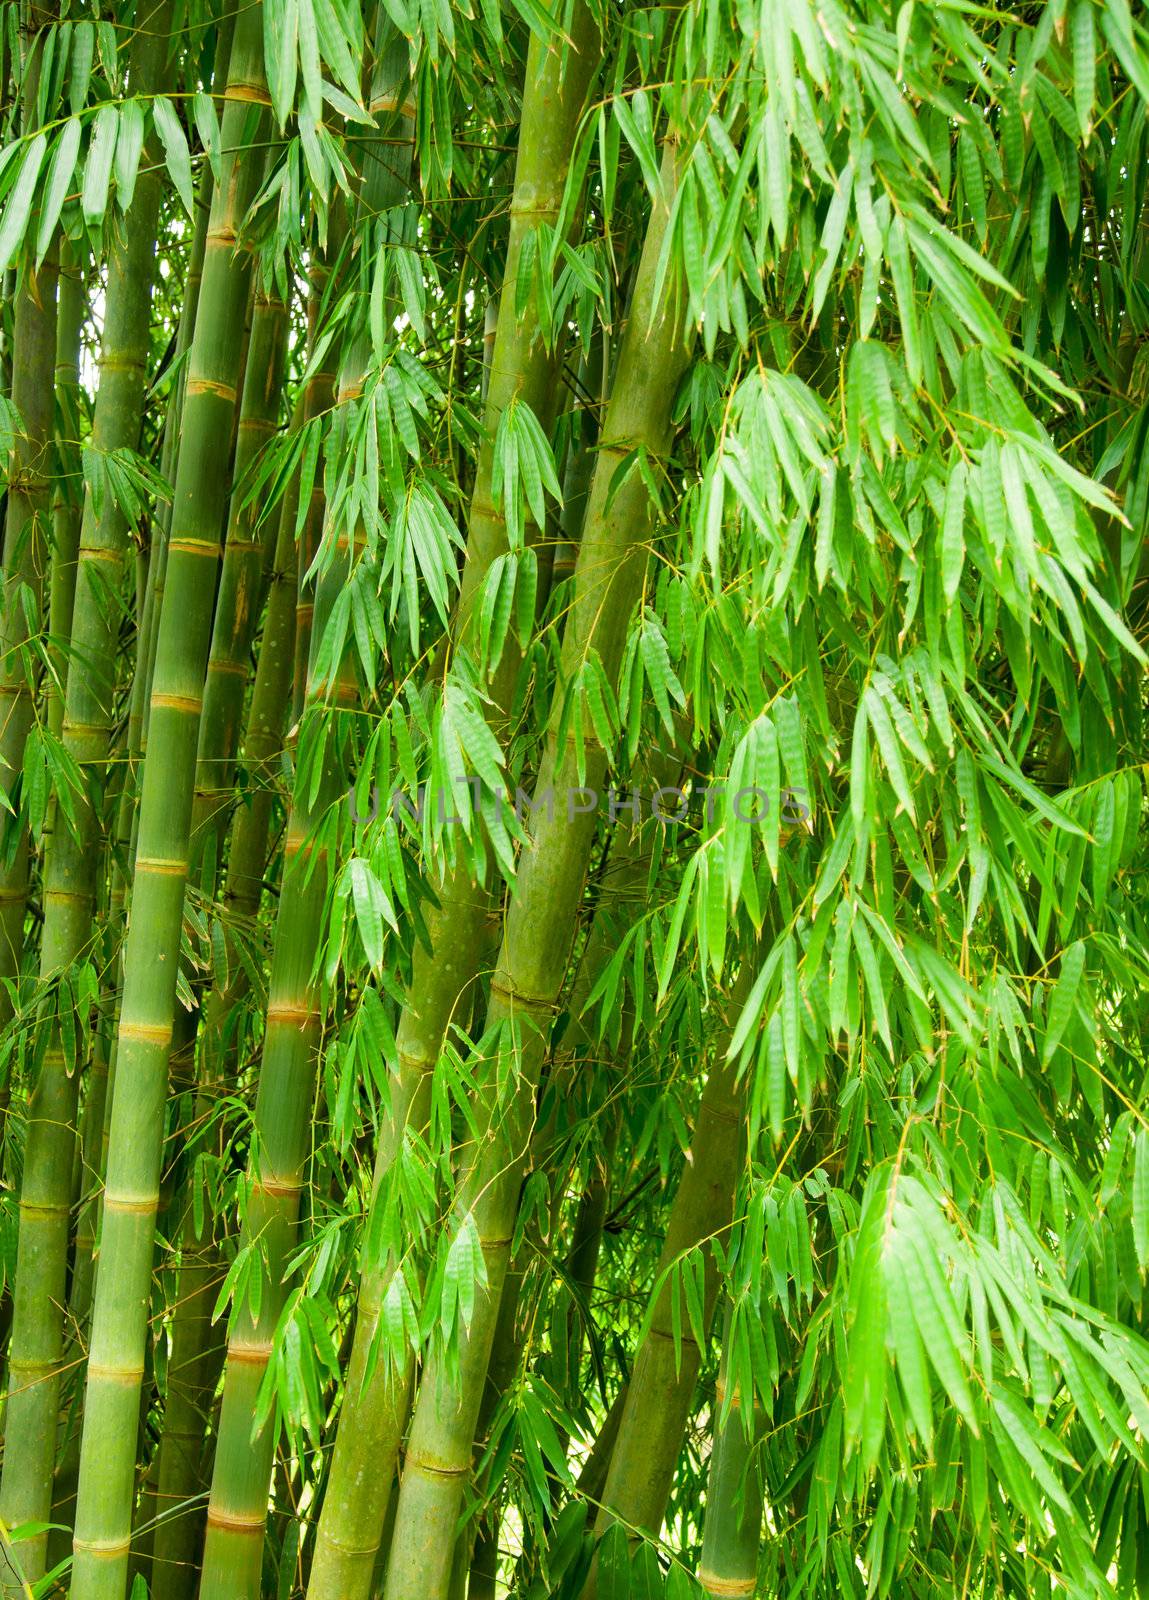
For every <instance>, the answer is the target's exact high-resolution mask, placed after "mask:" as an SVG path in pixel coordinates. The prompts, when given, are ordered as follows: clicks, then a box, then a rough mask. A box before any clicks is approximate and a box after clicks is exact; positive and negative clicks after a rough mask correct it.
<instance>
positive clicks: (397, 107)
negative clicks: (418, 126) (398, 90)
mask: <svg viewBox="0 0 1149 1600" xmlns="http://www.w3.org/2000/svg"><path fill="white" fill-rule="evenodd" d="M367 109H368V111H370V113H371V115H372V116H373V117H377V116H378V115H379V113H380V112H381V111H398V112H399V114H400V115H401V116H404V117H409V118H410V120H411V121H412V122H414V120H415V102H414V101H413V100H403V99H402V98H401V97H400V96H399V95H397V94H380V95H376V97H375V99H374V100H372V101H371V103H370V105H369V106H368V107H367Z"/></svg>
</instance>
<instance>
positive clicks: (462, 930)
mask: <svg viewBox="0 0 1149 1600" xmlns="http://www.w3.org/2000/svg"><path fill="white" fill-rule="evenodd" d="M597 61H598V38H597V29H596V26H595V23H594V20H593V17H592V16H591V13H590V11H589V9H588V8H587V7H585V6H583V5H581V4H580V5H579V6H577V7H576V9H575V12H574V15H573V17H572V20H571V25H570V37H569V40H568V41H567V43H566V44H565V45H558V44H557V43H554V42H552V43H551V44H550V45H548V44H547V43H546V42H545V41H543V40H541V39H540V38H539V37H538V36H537V35H532V38H531V44H530V49H529V51H528V56H527V69H526V88H525V92H524V96H523V114H522V124H521V133H520V141H519V152H518V158H517V161H516V166H515V188H514V195H513V198H512V203H511V230H510V237H509V240H508V245H507V261H506V269H505V272H504V282H505V283H508V284H513V283H514V282H515V280H516V274H517V270H518V261H519V256H520V253H521V251H522V249H523V245H524V241H525V240H526V238H527V236H528V234H529V233H530V232H531V231H532V230H533V229H534V228H535V227H537V225H538V224H539V222H553V221H554V220H555V218H557V216H558V213H559V207H560V204H561V201H562V195H563V191H564V188H565V184H566V175H567V171H568V168H569V165H570V160H571V155H572V152H573V148H574V140H575V134H576V131H577V128H578V122H579V118H580V117H581V115H582V111H583V105H584V102H585V98H586V93H587V88H588V85H589V83H590V80H591V77H592V76H593V73H594V70H595V67H596V64H597ZM514 298H515V297H514V295H513V294H504V295H502V296H501V297H500V306H499V316H498V321H497V325H496V331H495V335H494V345H493V349H492V352H491V356H490V363H489V374H488V377H487V388H486V404H485V407H484V419H483V420H484V433H483V439H484V442H483V446H482V448H481V450H480V455H479V461H478V467H477V471H476V478H475V490H474V494H473V496H472V500H471V506H470V511H469V518H468V526H467V554H466V562H465V565H464V569H463V578H462V585H461V592H460V597H459V609H458V615H457V617H456V619H455V628H454V630H453V640H454V642H455V644H456V645H457V646H462V647H464V648H465V647H466V646H467V644H468V643H469V637H468V635H469V624H470V618H471V613H472V609H473V606H474V602H475V599H476V596H477V595H478V593H479V591H480V589H481V586H482V582H483V580H484V578H485V577H486V575H487V573H488V572H489V571H490V568H491V565H492V563H493V562H494V561H495V559H496V558H497V557H498V556H499V555H500V554H502V552H503V551H504V550H505V549H506V543H507V536H506V523H505V519H504V518H503V516H502V515H501V513H500V512H499V511H497V510H496V508H495V506H494V504H493V500H492V491H491V482H492V469H493V463H494V440H495V436H496V433H497V431H498V423H499V418H500V417H501V416H502V414H503V411H504V410H505V409H506V407H507V406H508V405H509V404H510V402H511V400H512V399H515V398H517V399H519V400H520V401H522V402H525V403H526V404H528V405H529V406H530V407H531V408H532V410H533V411H534V412H535V415H536V416H537V417H538V418H539V419H540V420H541V422H542V425H543V426H544V428H546V427H548V426H549V422H550V420H551V419H553V415H554V409H555V406H556V404H557V393H558V384H557V377H558V365H559V363H558V356H557V354H556V353H554V352H548V351H547V350H545V348H544V347H543V346H542V344H541V341H540V340H539V339H538V321H537V316H536V315H533V314H532V312H531V310H530V308H529V307H528V308H527V309H526V310H525V311H524V313H523V314H522V315H519V314H517V313H516V310H515V306H514ZM517 671H518V661H517V657H516V656H515V653H514V651H513V650H512V649H511V648H510V647H508V650H507V653H506V656H505V657H504V661H503V663H502V664H501V665H500V669H499V671H498V673H496V675H495V680H494V682H493V683H492V685H491V687H490V708H489V712H488V715H489V716H490V719H491V720H492V721H493V722H494V723H496V724H499V723H501V722H503V721H505V719H506V716H507V714H508V710H509V706H510V699H511V694H512V692H513V688H514V683H515V678H516V675H517ZM437 899H438V902H439V904H438V907H437V908H436V909H435V910H434V911H433V912H431V913H430V914H429V916H428V919H427V922H428V932H429V935H430V946H431V953H428V952H427V950H425V949H424V948H423V946H422V945H419V946H418V947H417V948H416V951H415V954H414V958H413V963H412V978H411V986H410V990H409V992H408V999H407V1003H406V1004H405V1005H404V1007H403V1013H402V1016H401V1018H400V1023H399V1028H398V1031H397V1035H396V1043H397V1045H398V1051H399V1077H398V1079H397V1081H396V1083H395V1084H394V1086H393V1089H392V1104H391V1107H390V1112H389V1116H388V1122H387V1128H386V1131H385V1133H384V1135H383V1137H382V1138H381V1140H380V1144H379V1149H378V1151H377V1153H376V1163H375V1189H376V1192H378V1190H379V1185H380V1183H381V1180H382V1177H383V1175H384V1174H385V1173H386V1171H387V1170H388V1169H389V1167H390V1165H391V1163H392V1161H393V1160H394V1158H395V1155H396V1154H397V1152H398V1150H399V1149H400V1148H401V1146H402V1142H403V1139H404V1137H405V1132H406V1130H407V1129H408V1128H411V1129H413V1130H414V1131H416V1132H418V1131H419V1130H420V1129H421V1128H422V1127H423V1125H424V1123H425V1121H426V1114H427V1104H428V1097H429V1094H430V1082H431V1073H432V1072H433V1070H434V1067H435V1063H436V1061H437V1060H438V1058H439V1054H440V1051H441V1050H442V1046H443V1040H444V1038H445V1036H446V1033H447V1029H448V1026H449V1024H450V1021H451V1018H452V1016H453V1015H454V1014H455V1012H456V1009H457V1007H458V1006H459V1004H460V1000H461V997H462V996H463V995H464V994H466V992H467V991H468V988H469V987H470V985H472V984H473V983H474V981H475V979H476V977H477V975H478V970H479V959H480V952H481V951H482V950H483V948H484V943H483V939H482V929H483V926H484V924H485V923H486V921H487V919H488V918H489V916H490V914H491V910H492V905H493V900H492V896H491V893H490V891H489V890H487V889H485V888H484V887H483V886H482V885H481V884H476V883H474V882H473V881H472V878H471V875H470V873H469V872H468V871H467V870H466V868H465V867H464V866H462V865H460V866H459V867H458V868H456V869H455V870H453V871H450V872H448V873H447V874H446V876H445V877H444V879H443V881H442V882H441V883H440V885H439V886H438V889H437ZM393 1271H394V1263H393V1262H392V1261H391V1260H389V1259H388V1260H384V1261H383V1262H381V1263H380V1264H378V1265H376V1266H372V1267H370V1268H368V1269H367V1270H365V1271H364V1274H363V1278H362V1281H361V1284H360V1290H359V1297H358V1302H357V1308H356V1330H355V1342H354V1346H353V1350H352V1358H351V1365H350V1370H349V1373H348V1381H347V1385H346V1389H345V1394H344V1401H343V1411H342V1414H341V1416H340V1419H339V1424H338V1430H337V1433H336V1438H335V1449H334V1454H333V1458H332V1463H331V1473H330V1477H329V1480H328V1484H327V1492H326V1495H325V1497H324V1502H323V1511H322V1514H321V1516H320V1520H319V1530H318V1534H317V1537H316V1549H315V1559H314V1564H313V1566H312V1571H311V1580H310V1583H309V1586H308V1600H357V1597H361V1596H365V1595H366V1594H367V1593H368V1591H369V1586H370V1583H371V1578H372V1574H373V1572H374V1569H375V1564H376V1558H377V1556H378V1551H379V1543H380V1540H381V1537H382V1532H383V1526H384V1521H385V1518H386V1515H387V1505H388V1499H389V1496H390V1491H391V1484H392V1464H393V1463H394V1461H395V1459H396V1457H397V1455H398V1450H399V1444H400V1440H401V1437H402V1431H403V1428H404V1425H405V1422H406V1418H407V1413H408V1409H409V1405H410V1392H411V1383H412V1380H413V1368H412V1364H411V1363H410V1362H408V1364H407V1367H406V1369H405V1370H404V1371H403V1372H401V1373H399V1374H397V1375H394V1376H392V1375H391V1374H389V1373H388V1372H387V1370H386V1364H385V1363H378V1364H376V1363H374V1362H373V1361H372V1359H371V1352H372V1347H373V1345H374V1343H375V1340H376V1333H377V1330H378V1326H379V1316H380V1312H381V1310H382V1307H383V1302H384V1299H385V1296H386V1293H387V1289H388V1286H389V1284H390V1281H391V1277H392V1274H393ZM372 1368H373V1369H374V1370H373V1371H372ZM365 1380H369V1381H365ZM365 1441H367V1442H366V1444H365ZM365 1450H366V1451H367V1452H368V1453H369V1454H371V1455H372V1456H374V1457H375V1459H376V1460H377V1462H378V1470H376V1471H375V1472H372V1473H364V1472H363V1471H362V1467H361V1461H362V1459H363V1454H364V1451H365Z"/></svg>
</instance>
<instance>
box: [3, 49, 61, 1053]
mask: <svg viewBox="0 0 1149 1600" xmlns="http://www.w3.org/2000/svg"><path fill="white" fill-rule="evenodd" d="M43 37H44V35H43V34H41V35H39V36H38V38H37V39H36V41H35V42H34V44H33V46H32V49H33V50H34V51H35V57H34V61H33V62H32V63H31V64H30V65H29V66H28V67H27V68H26V79H25V89H24V108H25V109H24V121H25V126H26V127H28V128H30V127H31V126H32V124H33V123H34V120H35V112H36V94H37V88H38V85H39V63H40V48H39V46H40V40H41V39H42V38H43ZM58 271H59V240H58V237H57V238H56V239H53V241H52V243H51V244H50V246H49V248H48V251H47V253H46V254H45V256H44V260H43V262H42V263H41V265H40V267H39V269H38V270H35V271H34V270H33V269H32V267H31V264H30V263H29V264H26V265H25V266H24V268H23V269H22V271H21V281H20V286H19V288H18V291H17V295H16V307H15V316H14V324H15V332H14V339H13V346H14V352H13V366H12V403H13V405H14V406H15V408H16V410H17V412H18V414H19V416H20V418H21V421H22V423H23V432H22V433H21V434H20V435H19V436H18V437H17V439H16V443H15V447H14V449H13V452H12V459H11V461H10V463H9V469H8V510H7V517H6V520H5V526H4V604H3V617H2V619H0V788H3V790H4V791H5V793H6V794H8V795H11V794H12V792H13V789H14V787H15V784H16V780H17V778H18V777H19V774H20V772H21V769H22V766H23V760H24V745H25V743H26V741H27V737H28V732H29V729H30V728H31V726H32V718H33V711H34V699H33V685H32V679H31V670H30V665H29V663H28V661H27V660H26V659H25V650H26V646H27V643H28V639H29V628H28V616H27V612H26V610H25V604H24V601H25V598H26V599H27V600H28V601H29V602H30V609H31V612H32V614H33V616H35V615H38V614H39V612H40V610H41V606H42V601H43V588H44V573H45V569H46V566H47V551H48V525H49V517H50V484H49V469H50V464H51V448H52V425H53V421H54V410H55V408H54V405H53V394H54V391H53V383H52V378H53V373H54V370H55V365H56V280H57V276H58ZM9 830H15V831H16V835H17V837H16V839H15V841H14V842H13V843H12V844H11V845H10V846H9V847H8V848H7V849H5V850H4V852H3V858H2V860H0V980H2V979H5V978H14V977H15V976H16V974H17V973H18V972H19V969H20V960H21V955H22V953H23V948H24V939H23V935H24V907H25V901H26V899H27V893H28V837H27V829H26V828H25V827H24V824H23V820H22V819H21V818H20V817H19V816H15V817H10V818H6V819H5V826H4V829H3V832H4V834H5V835H7V834H8V833H9ZM12 1015H13V1010H12V1001H11V997H10V992H9V990H8V988H7V986H6V985H5V984H3V983H2V982H0V1029H3V1028H4V1027H6V1026H7V1025H8V1023H9V1022H10V1021H11V1019H12Z"/></svg>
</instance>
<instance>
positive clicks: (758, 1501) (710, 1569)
mask: <svg viewBox="0 0 1149 1600" xmlns="http://www.w3.org/2000/svg"><path fill="white" fill-rule="evenodd" d="M730 1326H731V1315H730V1312H729V1311H727V1315H726V1332H725V1334H724V1337H723V1345H722V1366H721V1369H720V1371H719V1374H718V1385H717V1389H716V1391H715V1395H714V1408H715V1417H714V1427H713V1433H714V1443H713V1447H712V1449H711V1453H710V1472H709V1475H708V1478H707V1484H706V1519H705V1522H704V1524H703V1531H702V1560H701V1562H700V1564H699V1568H698V1581H699V1583H700V1584H701V1585H702V1588H703V1589H704V1591H705V1592H706V1593H707V1594H708V1595H710V1596H712V1600H736V1597H737V1596H740V1595H753V1593H754V1591H755V1588H756V1587H757V1583H758V1542H759V1537H760V1534H761V1529H762V1490H763V1486H762V1462H761V1451H760V1449H759V1443H760V1438H761V1434H762V1429H763V1425H764V1422H765V1418H764V1414H763V1410H762V1403H761V1401H760V1400H759V1399H758V1397H757V1395H754V1396H753V1397H752V1398H751V1401H750V1405H749V1407H747V1403H746V1397H745V1396H744V1395H743V1394H741V1393H740V1392H739V1391H738V1389H737V1388H735V1390H734V1393H733V1394H730V1393H728V1389H727V1384H728V1377H727V1353H728V1349H729V1337H730ZM748 1413H749V1414H748Z"/></svg>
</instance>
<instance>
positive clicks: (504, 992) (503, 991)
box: [491, 978, 558, 1011]
mask: <svg viewBox="0 0 1149 1600" xmlns="http://www.w3.org/2000/svg"><path fill="white" fill-rule="evenodd" d="M491 993H492V994H498V995H501V996H502V997H503V999H504V1000H507V1001H509V1002H510V1004H511V1005H514V1006H521V1007H522V1008H523V1010H524V1011H557V1010H558V1007H557V1005H556V1004H555V1002H554V1001H553V1000H547V999H545V998H544V997H543V996H542V995H534V994H523V993H522V992H521V991H520V990H518V989H515V988H512V987H511V986H510V985H509V984H505V983H499V982H497V981H496V980H495V979H494V978H492V979H491Z"/></svg>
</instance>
